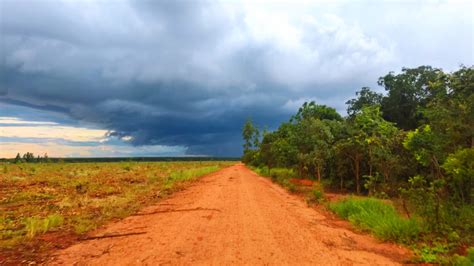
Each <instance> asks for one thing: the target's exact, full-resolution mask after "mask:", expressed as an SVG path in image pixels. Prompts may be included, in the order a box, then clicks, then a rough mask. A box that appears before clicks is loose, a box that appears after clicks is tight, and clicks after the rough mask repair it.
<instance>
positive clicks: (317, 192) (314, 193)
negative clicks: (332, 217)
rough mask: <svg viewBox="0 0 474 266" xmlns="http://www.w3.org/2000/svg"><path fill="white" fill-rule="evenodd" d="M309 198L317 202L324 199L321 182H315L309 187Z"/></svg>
mask: <svg viewBox="0 0 474 266" xmlns="http://www.w3.org/2000/svg"><path fill="white" fill-rule="evenodd" d="M311 199H312V200H314V201H316V202H318V203H322V202H323V201H324V200H325V199H326V197H325V195H324V188H323V186H322V185H321V184H319V183H315V184H314V185H313V188H312V189H311Z"/></svg>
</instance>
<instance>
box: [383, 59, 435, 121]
mask: <svg viewBox="0 0 474 266" xmlns="http://www.w3.org/2000/svg"><path fill="white" fill-rule="evenodd" d="M442 76H444V73H443V72H442V71H441V70H440V69H436V68H432V67H430V66H420V67H417V68H402V73H400V74H395V73H393V72H390V73H389V74H387V75H385V76H384V77H381V78H380V79H379V81H378V84H379V85H381V86H383V87H384V88H385V90H386V91H387V92H388V94H387V96H385V97H383V99H382V112H383V116H384V118H385V119H386V120H388V121H390V122H394V123H396V124H397V126H398V127H400V128H402V129H406V130H410V129H415V128H417V127H418V126H420V125H421V124H422V123H423V115H422V112H421V108H424V107H425V106H426V104H427V103H428V101H429V99H430V98H431V97H432V92H433V91H431V90H429V85H430V84H431V83H432V82H436V81H437V80H439V78H440V77H442Z"/></svg>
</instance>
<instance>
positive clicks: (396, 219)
mask: <svg viewBox="0 0 474 266" xmlns="http://www.w3.org/2000/svg"><path fill="white" fill-rule="evenodd" d="M329 208H330V209H331V210H332V211H333V212H335V213H336V214H337V215H339V216H340V217H342V218H344V219H347V220H349V221H350V222H351V223H352V224H354V225H355V226H357V227H359V228H361V229H363V230H366V231H370V232H372V233H374V235H375V236H377V237H378V238H380V239H382V240H392V241H396V242H401V243H409V242H411V241H413V240H416V239H417V238H418V236H419V234H420V233H421V231H422V228H421V226H420V224H419V223H418V221H417V220H415V219H405V218H403V217H401V216H400V215H399V214H398V213H397V212H396V210H395V208H394V207H393V206H391V205H388V204H386V203H384V202H383V201H381V200H377V199H373V198H367V199H355V198H348V199H345V200H342V201H339V202H335V203H331V204H330V205H329Z"/></svg>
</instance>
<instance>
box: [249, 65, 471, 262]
mask: <svg viewBox="0 0 474 266" xmlns="http://www.w3.org/2000/svg"><path fill="white" fill-rule="evenodd" d="M378 84H379V86H381V87H382V88H383V89H385V93H378V92H376V91H374V90H371V89H370V88H368V87H363V88H361V90H360V91H358V92H357V93H356V98H354V99H352V100H349V101H347V102H346V104H347V116H345V117H342V116H341V115H340V114H339V113H337V112H336V110H335V109H334V108H331V107H328V106H325V105H319V104H316V103H315V102H310V103H304V104H303V105H302V106H301V108H300V109H299V110H298V112H297V113H296V114H295V115H294V116H292V117H291V118H290V120H289V121H288V122H285V123H282V124H281V125H280V126H279V127H278V128H277V129H276V130H274V131H266V130H265V131H263V132H260V130H259V129H258V128H257V126H255V125H254V124H253V123H252V121H251V120H248V121H247V122H246V123H245V125H244V127H243V130H242V136H243V139H244V141H245V143H244V155H243V158H242V160H243V161H244V162H245V163H246V164H248V165H250V166H252V167H253V168H254V170H256V171H257V172H258V173H260V174H262V175H265V176H270V177H271V178H272V179H273V180H274V181H275V182H277V183H279V184H281V185H283V186H284V187H287V188H288V189H289V190H293V191H295V190H297V189H298V188H297V187H295V186H294V184H293V183H292V182H290V180H291V179H292V178H295V177H298V178H303V179H311V180H314V181H316V185H315V188H314V189H313V190H312V192H310V194H312V197H313V198H315V199H317V200H318V202H324V201H325V200H324V189H326V190H330V191H333V192H339V193H346V194H356V195H358V197H349V198H345V199H344V200H342V201H340V202H335V203H329V204H328V205H327V206H328V209H330V210H332V211H333V212H335V213H336V214H337V215H339V216H340V217H341V218H344V219H348V220H349V221H351V222H352V223H353V224H354V225H355V226H357V227H358V228H360V229H362V230H367V231H370V232H372V233H373V234H374V235H375V236H377V237H379V238H380V239H382V240H390V241H396V242H399V243H403V244H405V245H408V246H411V247H412V248H413V249H414V250H415V253H416V254H417V257H418V258H417V259H418V260H420V261H425V262H439V263H452V264H461V265H470V264H471V263H472V262H473V261H474V260H472V261H470V260H471V259H472V256H473V253H474V248H473V241H474V68H473V67H464V66H462V67H460V68H459V69H458V70H457V71H454V72H452V73H445V72H443V71H442V70H441V69H436V68H432V67H429V66H420V67H418V68H404V69H402V71H401V72H400V73H394V72H390V73H388V74H387V75H385V76H383V77H381V78H379V80H378ZM359 196H364V197H365V196H369V198H362V199H361V198H360V197H359ZM381 199H384V200H383V201H382V200H381ZM466 263H467V264H466Z"/></svg>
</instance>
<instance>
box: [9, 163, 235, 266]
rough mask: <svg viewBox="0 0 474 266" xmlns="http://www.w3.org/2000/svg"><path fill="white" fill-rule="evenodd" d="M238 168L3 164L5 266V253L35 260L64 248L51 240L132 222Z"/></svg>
mask: <svg viewBox="0 0 474 266" xmlns="http://www.w3.org/2000/svg"><path fill="white" fill-rule="evenodd" d="M234 163H235V162H218V161H210V162H120V163H37V164H28V163H20V164H9V163H3V164H1V165H0V166H1V167H0V184H1V186H0V250H1V252H0V262H1V256H2V253H4V256H6V255H5V254H7V253H11V254H10V256H13V254H17V255H18V254H21V255H22V256H25V257H26V258H28V256H29V255H28V254H29V253H32V254H31V256H34V254H35V253H38V252H41V249H44V250H47V249H49V248H50V245H60V244H61V243H58V242H56V241H49V240H51V239H50V237H53V238H58V239H59V238H61V240H64V239H67V237H66V236H71V235H75V236H77V235H81V234H83V233H85V232H88V231H90V230H93V229H95V228H97V227H98V226H100V225H102V224H104V223H105V222H107V221H110V220H113V219H116V218H123V217H126V216H128V215H130V214H132V213H134V212H136V211H137V210H138V209H140V208H141V207H143V206H146V205H149V204H152V203H153V202H156V201H157V200H158V199H160V198H162V197H164V196H166V195H168V194H169V193H170V192H172V191H173V190H176V189H179V188H180V187H182V186H183V184H184V183H185V182H186V181H191V180H193V179H195V178H196V177H199V176H202V175H205V174H207V173H210V172H214V171H217V170H219V169H221V168H223V167H226V166H229V165H232V164H234ZM46 232H48V234H45V233H46ZM55 242H56V243H55ZM59 242H61V241H59ZM38 249H39V250H38Z"/></svg>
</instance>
